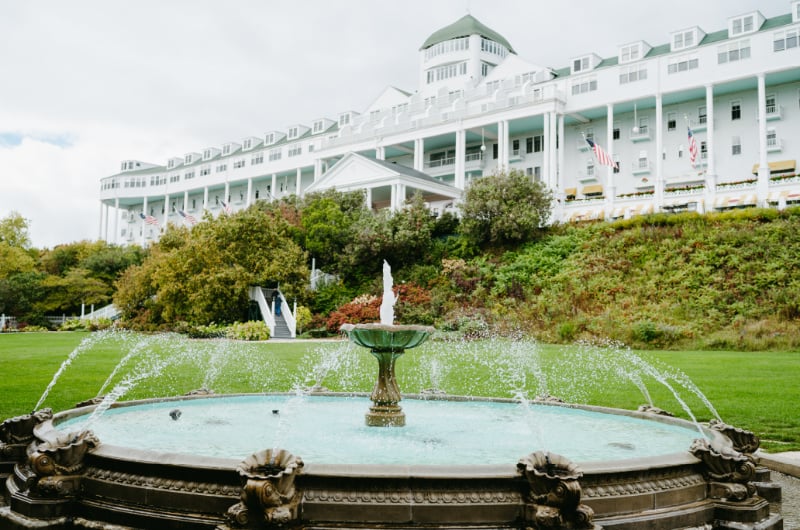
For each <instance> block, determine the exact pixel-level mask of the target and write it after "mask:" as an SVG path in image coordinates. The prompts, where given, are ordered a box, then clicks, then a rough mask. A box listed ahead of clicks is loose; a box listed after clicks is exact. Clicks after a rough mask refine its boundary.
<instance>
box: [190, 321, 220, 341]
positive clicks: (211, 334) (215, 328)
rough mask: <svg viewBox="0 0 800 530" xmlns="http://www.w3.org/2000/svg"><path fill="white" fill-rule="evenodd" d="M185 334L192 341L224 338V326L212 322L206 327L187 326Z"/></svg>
mask: <svg viewBox="0 0 800 530" xmlns="http://www.w3.org/2000/svg"><path fill="white" fill-rule="evenodd" d="M186 334H187V335H189V337H191V338H193V339H218V338H222V337H224V336H225V326H223V325H221V324H215V323H213V322H212V323H211V324H209V325H207V326H189V327H188V328H187V330H186Z"/></svg>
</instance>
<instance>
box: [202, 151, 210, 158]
mask: <svg viewBox="0 0 800 530" xmlns="http://www.w3.org/2000/svg"><path fill="white" fill-rule="evenodd" d="M209 158H211V149H206V150H205V151H203V160H208V159H209Z"/></svg>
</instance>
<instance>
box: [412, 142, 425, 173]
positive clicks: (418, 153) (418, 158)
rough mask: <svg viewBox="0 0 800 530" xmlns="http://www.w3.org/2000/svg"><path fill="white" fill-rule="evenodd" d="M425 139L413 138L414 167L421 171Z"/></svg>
mask: <svg viewBox="0 0 800 530" xmlns="http://www.w3.org/2000/svg"><path fill="white" fill-rule="evenodd" d="M424 161H425V139H424V138H415V139H414V169H416V170H417V171H422V170H423V169H425V164H424Z"/></svg>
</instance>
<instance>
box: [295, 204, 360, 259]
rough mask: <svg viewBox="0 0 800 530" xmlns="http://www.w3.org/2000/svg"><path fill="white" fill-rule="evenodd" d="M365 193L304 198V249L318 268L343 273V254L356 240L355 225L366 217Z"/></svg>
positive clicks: (302, 212) (302, 223)
mask: <svg viewBox="0 0 800 530" xmlns="http://www.w3.org/2000/svg"><path fill="white" fill-rule="evenodd" d="M364 211H365V209H364V193H363V192H361V191H358V192H349V193H343V192H338V191H336V190H327V191H325V192H322V193H316V194H312V195H309V196H308V197H305V198H304V202H303V204H302V206H301V210H300V216H301V221H300V222H301V225H302V227H303V230H304V232H305V237H304V241H303V245H304V247H305V249H306V250H307V251H308V252H309V254H311V255H312V256H313V257H315V258H316V259H317V266H318V267H320V268H322V267H326V268H327V269H328V270H329V272H339V271H340V270H341V268H342V267H341V265H342V254H343V253H344V249H345V247H346V246H347V243H348V241H349V240H350V239H351V237H352V231H353V225H354V223H355V222H356V220H357V219H358V218H359V217H360V216H361V215H363V213H364Z"/></svg>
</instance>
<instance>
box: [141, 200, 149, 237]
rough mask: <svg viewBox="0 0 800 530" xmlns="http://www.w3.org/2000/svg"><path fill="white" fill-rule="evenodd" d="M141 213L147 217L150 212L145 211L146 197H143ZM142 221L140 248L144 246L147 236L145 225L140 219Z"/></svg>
mask: <svg viewBox="0 0 800 530" xmlns="http://www.w3.org/2000/svg"><path fill="white" fill-rule="evenodd" d="M142 213H143V214H145V215H149V214H150V212H149V211H147V195H145V196H144V200H143V201H142ZM140 220H141V221H142V237H141V242H142V246H144V242H145V237H146V236H147V225H146V224H144V219H140Z"/></svg>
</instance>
